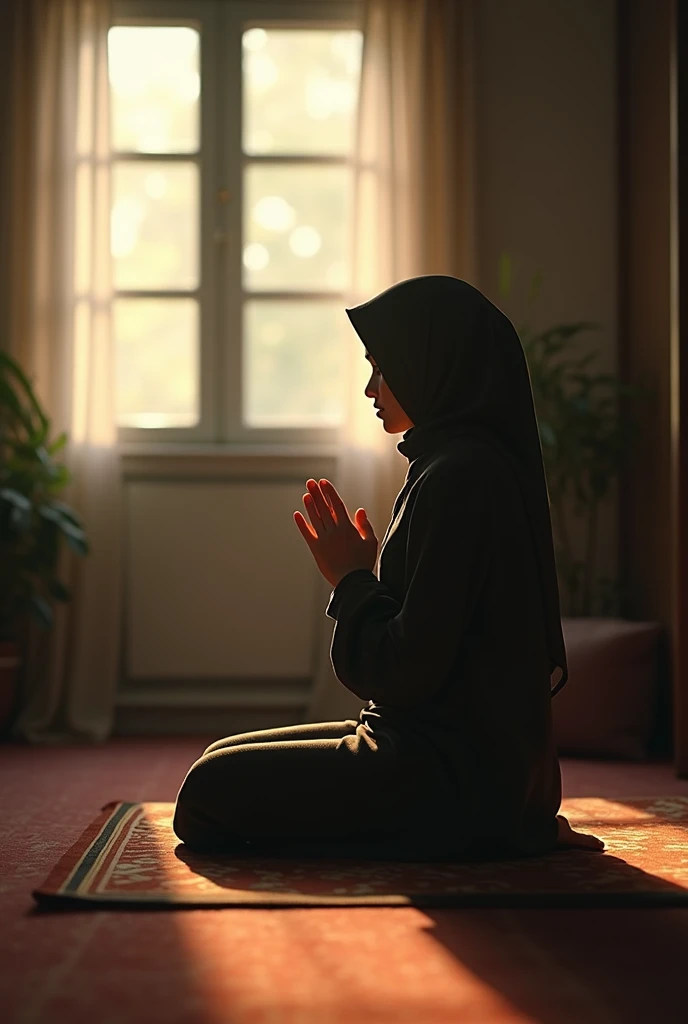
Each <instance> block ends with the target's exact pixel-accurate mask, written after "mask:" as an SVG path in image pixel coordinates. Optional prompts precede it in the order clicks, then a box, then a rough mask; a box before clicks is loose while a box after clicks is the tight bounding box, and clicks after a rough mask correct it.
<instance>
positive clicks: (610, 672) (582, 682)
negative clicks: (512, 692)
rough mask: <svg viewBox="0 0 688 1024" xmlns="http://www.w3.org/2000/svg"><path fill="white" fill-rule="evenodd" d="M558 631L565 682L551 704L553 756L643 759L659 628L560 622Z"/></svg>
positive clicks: (641, 624) (579, 620)
mask: <svg viewBox="0 0 688 1024" xmlns="http://www.w3.org/2000/svg"><path fill="white" fill-rule="evenodd" d="M562 628H563V632H564V641H565V643H566V654H567V660H568V666H569V678H568V682H567V684H566V686H564V688H563V689H562V690H560V691H559V693H558V694H557V695H556V696H555V697H554V698H553V699H552V716H553V720H554V738H555V741H556V743H557V748H558V750H559V753H560V754H567V755H573V756H588V757H609V758H621V759H625V760H634V761H639V760H643V759H645V758H646V757H647V755H648V744H649V741H650V736H651V733H652V729H653V725H654V722H653V716H654V711H655V704H656V699H657V682H658V661H659V639H660V636H661V633H662V626H661V624H660V623H658V622H631V621H629V620H627V619H612V618H593V617H591V618H562Z"/></svg>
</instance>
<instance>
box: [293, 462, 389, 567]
mask: <svg viewBox="0 0 688 1024" xmlns="http://www.w3.org/2000/svg"><path fill="white" fill-rule="evenodd" d="M306 487H307V488H308V493H307V494H304V496H303V503H304V505H305V507H306V512H307V513H308V517H309V519H310V521H311V522H310V524H309V523H308V521H307V520H306V518H305V517H304V516H303V515H302V513H301V512H294V522H295V523H296V525H297V526H298V528H299V530H300V532H301V536H302V537H303V538H304V540H305V541H306V543H307V544H308V547H309V548H310V549H311V554H312V555H313V558H314V559H315V561H316V564H317V566H318V568H319V569H320V572H321V573H322V574H323V576H324V577H325V579H326V580H327V581H328V583H330V584H331V585H332V586H333V587H336V586H337V584H338V583H339V581H340V580H341V579H342V578H343V577H344V576H346V574H347V573H349V572H353V570H354V569H370V570H371V571H372V569H373V567H374V565H375V561H376V559H377V547H378V541H377V537H376V536H375V531H374V530H373V527H372V524H371V522H370V520H369V519H368V516H367V515H366V512H365V509H362V508H359V509H358V510H357V511H356V514H355V516H354V518H353V520H352V519H351V517H350V515H349V512H348V510H347V507H346V505H345V504H344V502H343V501H342V499H341V498H340V496H339V494H338V492H337V489H336V488H335V487H334V485H333V484H331V483H330V481H329V480H320V482H319V483H318V481H316V480H312V479H309V480H307V481H306ZM311 524H312V525H311Z"/></svg>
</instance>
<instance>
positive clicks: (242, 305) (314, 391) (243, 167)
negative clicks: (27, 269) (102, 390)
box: [108, 0, 362, 443]
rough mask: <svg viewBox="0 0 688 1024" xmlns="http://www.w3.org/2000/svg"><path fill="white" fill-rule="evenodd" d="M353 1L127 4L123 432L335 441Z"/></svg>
mask: <svg viewBox="0 0 688 1024" xmlns="http://www.w3.org/2000/svg"><path fill="white" fill-rule="evenodd" d="M356 14H357V8H356V4H355V3H350V2H346V3H333V2H328V0H301V2H295V0H252V2H251V0H241V2H238V0H205V2H204V0H196V2H193V0H140V2H136V0H127V2H120V3H117V4H116V6H115V24H114V25H113V27H112V28H111V30H110V34H109V47H108V58H109V74H110V89H111V124H112V146H113V153H114V157H113V159H114V166H113V195H112V215H111V251H112V261H113V283H114V287H115V300H114V307H113V332H114V340H115V350H116V354H117V416H118V422H119V426H120V434H121V437H122V439H123V440H130V439H131V440H141V439H144V438H145V439H146V440H149V439H152V438H155V439H163V440H183V439H185V440H194V441H198V440H201V441H215V442H230V443H231V442H241V443H246V442H253V441H268V442H275V441H280V442H292V441H293V442H297V441H304V440H308V441H320V440H322V441H327V440H328V439H331V437H332V434H333V431H334V429H335V428H336V427H337V425H338V423H340V422H341V418H342V414H343V397H344V396H343V387H342V381H343V377H344V375H343V368H344V362H343V354H344V352H345V351H346V347H347V346H348V345H351V344H352V337H351V328H350V326H349V324H348V319H347V317H346V315H345V313H344V304H345V298H344V295H345V291H346V289H347V287H348V284H349V274H350V242H351V238H350V231H351V223H352V209H351V203H352V169H351V165H350V155H351V152H352V146H353V138H354V127H355V115H356V104H357V99H358V88H359V76H360V62H361V46H362V36H361V33H360V31H359V30H358V29H357V28H356V24H357V23H356Z"/></svg>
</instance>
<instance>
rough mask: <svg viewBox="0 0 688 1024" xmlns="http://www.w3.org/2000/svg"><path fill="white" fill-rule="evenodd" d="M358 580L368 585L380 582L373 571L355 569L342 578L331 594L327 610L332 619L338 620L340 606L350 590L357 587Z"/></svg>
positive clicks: (326, 612)
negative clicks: (371, 582) (372, 582)
mask: <svg viewBox="0 0 688 1024" xmlns="http://www.w3.org/2000/svg"><path fill="white" fill-rule="evenodd" d="M357 580H365V581H366V582H367V583H368V582H370V581H371V580H373V581H374V582H375V583H379V580H378V578H377V576H376V575H375V573H374V572H373V571H372V569H353V570H352V571H351V572H348V573H347V574H346V576H342V578H341V579H340V581H339V583H338V584H337V586H336V587H335V588H334V590H333V591H332V593H331V594H330V600H329V603H328V605H327V608H326V609H325V614H326V615H328V616H329V617H330V618H331V619H336V618H337V613H338V611H339V606H340V605H341V602H342V599H343V597H344V595H345V594H346V593H347V592H348V590H349V588H350V587H351V585H352V584H353V586H355V585H356V581H357Z"/></svg>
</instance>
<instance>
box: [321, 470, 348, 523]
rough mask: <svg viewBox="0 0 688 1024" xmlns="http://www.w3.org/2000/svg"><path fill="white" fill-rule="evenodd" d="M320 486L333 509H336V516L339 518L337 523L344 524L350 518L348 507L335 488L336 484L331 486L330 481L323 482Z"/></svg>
mask: <svg viewBox="0 0 688 1024" xmlns="http://www.w3.org/2000/svg"><path fill="white" fill-rule="evenodd" d="M320 486H321V488H322V492H323V494H324V495H325V497H326V498H327V500H328V501H329V502H330V504H331V505H332V508H333V509H334V514H335V516H336V517H337V522H342V521H344V520H346V519H349V518H350V516H349V512H348V510H347V507H346V505H345V504H344V502H343V501H342V499H341V498H340V497H339V492H338V491H337V489H336V488H335V486H334V484H331V483H330V481H329V480H321V481H320Z"/></svg>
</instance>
